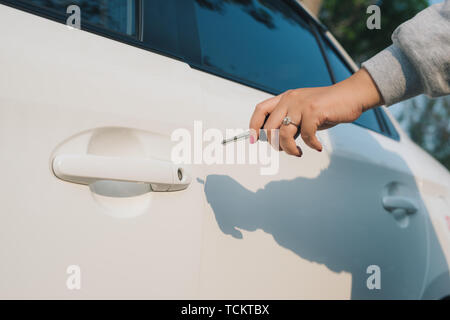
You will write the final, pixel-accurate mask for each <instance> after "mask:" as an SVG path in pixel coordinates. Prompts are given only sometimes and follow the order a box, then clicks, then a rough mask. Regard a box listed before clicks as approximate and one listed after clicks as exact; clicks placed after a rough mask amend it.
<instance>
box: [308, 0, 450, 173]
mask: <svg viewBox="0 0 450 320" xmlns="http://www.w3.org/2000/svg"><path fill="white" fill-rule="evenodd" d="M303 1H304V4H305V5H307V2H308V1H307V0H303ZM309 1H314V0H309ZM319 1H321V2H322V6H321V9H320V11H318V12H319V19H320V20H321V21H322V22H323V23H324V24H325V25H326V26H327V27H328V28H329V29H330V31H331V32H332V33H333V34H334V36H335V37H336V38H337V39H338V41H339V42H340V43H341V45H342V46H343V47H344V48H345V49H346V50H347V52H348V53H349V54H350V55H351V56H352V57H353V59H354V60H355V61H356V62H357V63H359V64H361V63H362V62H363V61H365V60H367V59H369V58H370V57H372V56H374V55H375V54H376V53H378V52H380V51H381V50H383V49H384V48H386V47H388V46H390V45H391V44H392V40H391V35H392V33H393V32H394V30H395V29H396V28H397V26H399V25H400V24H401V23H403V22H404V21H406V20H409V19H411V18H412V17H414V16H415V15H416V14H417V13H418V12H419V11H421V10H423V9H425V8H426V7H428V5H429V3H428V1H427V0H395V1H394V0H383V1H381V0H380V1H371V0H319ZM372 4H376V5H378V6H379V7H380V9H381V29H380V30H376V29H375V30H369V29H368V28H367V26H366V21H367V18H368V17H369V15H368V14H367V13H366V10H367V7H368V6H370V5H372ZM312 9H314V8H312ZM315 10H317V8H316V9H315ZM398 119H399V121H400V123H401V124H402V126H403V127H404V128H405V129H406V131H407V132H408V133H409V135H410V137H411V138H412V140H413V141H415V142H416V143H417V144H418V145H420V146H421V147H422V148H424V149H425V150H427V151H428V152H429V153H430V154H431V155H433V156H434V157H435V158H436V159H437V160H439V161H440V162H441V163H442V164H444V165H445V166H446V167H447V169H450V143H449V136H450V121H449V119H450V98H449V97H447V98H441V99H428V98H426V97H425V96H420V97H418V98H415V99H411V100H409V101H406V102H405V103H403V106H402V111H401V113H400V115H399V116H398Z"/></svg>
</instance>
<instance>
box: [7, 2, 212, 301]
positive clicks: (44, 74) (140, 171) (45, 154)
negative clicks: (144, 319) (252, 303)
mask: <svg viewBox="0 0 450 320" xmlns="http://www.w3.org/2000/svg"><path fill="white" fill-rule="evenodd" d="M2 3H3V4H0V38H1V39H2V43H1V48H2V49H1V50H0V66H1V67H0V69H1V71H0V87H1V90H0V131H1V133H0V147H1V149H2V152H1V156H0V167H1V168H2V169H1V176H2V184H1V187H0V190H1V212H0V214H1V223H0V235H1V236H0V237H1V244H0V260H1V261H2V263H1V266H0V274H1V276H0V297H1V298H3V299H5V298H193V297H195V296H196V295H197V293H198V276H199V264H200V249H201V245H200V244H201V219H202V212H203V205H204V204H203V203H202V202H201V201H198V199H201V197H202V194H203V189H202V187H201V185H200V184H198V183H195V181H194V182H191V183H190V185H189V186H188V187H187V188H186V189H185V190H182V191H176V192H165V191H166V190H168V186H169V187H173V186H175V187H176V186H177V183H175V182H173V183H172V182H171V181H172V180H171V179H172V178H174V177H172V176H171V173H170V170H172V169H173V168H176V166H175V165H174V164H173V163H172V162H171V149H172V146H173V142H172V141H171V139H170V136H171V133H172V132H173V131H174V130H175V129H177V128H180V127H183V128H186V127H189V125H191V124H192V123H193V120H194V119H199V118H200V117H201V116H202V115H203V109H202V108H203V107H202V106H203V105H202V101H201V88H200V86H199V82H198V79H197V78H198V74H199V71H196V70H194V69H191V68H190V67H189V65H188V64H186V63H185V62H183V61H181V60H180V58H179V57H177V56H176V54H177V53H176V52H175V50H178V48H179V47H180V46H181V44H180V43H178V42H177V41H176V39H177V38H178V34H177V32H178V31H177V28H176V27H177V24H173V23H172V22H173V21H184V20H183V19H182V18H179V17H177V14H178V13H179V11H178V8H179V7H177V5H178V4H177V3H176V2H175V1H151V2H150V1H146V2H145V7H144V5H143V3H142V2H141V1H124V2H121V3H116V2H115V1H114V2H101V3H100V2H96V1H83V2H81V1H70V3H69V1H67V2H64V1H2ZM70 4H78V5H79V7H80V9H81V26H82V29H84V30H88V31H91V32H86V31H82V30H78V29H75V28H71V27H67V26H65V25H64V24H62V23H60V22H65V20H66V18H67V17H69V16H70V15H72V14H73V13H74V12H76V10H75V11H70V12H69V14H66V8H67V6H69V5H70ZM13 7H16V8H18V9H20V10H17V9H16V8H13ZM180 10H183V11H184V10H185V8H183V7H182V6H181V8H180ZM27 11H28V12H30V13H27ZM148 15H150V17H151V18H152V19H147V20H146V19H145V18H146V17H147V16H148ZM152 15H153V16H152ZM44 17H45V18H44ZM144 20H145V21H144ZM144 22H145V25H144ZM164 25H168V26H170V27H171V28H160V27H161V26H164ZM181 29H182V28H180V30H181ZM126 43H128V44H126ZM130 44H131V45H130ZM139 47H140V48H139ZM141 48H142V49H141ZM143 49H149V50H156V51H158V52H160V53H164V55H165V56H164V55H161V54H156V53H153V52H151V51H148V50H143ZM167 56H172V57H174V58H178V59H174V58H169V57H167ZM55 161H56V163H55ZM184 170H185V171H184V172H183V174H184V177H187V175H190V176H191V177H196V176H197V175H198V172H196V170H198V169H196V168H194V167H184ZM55 174H56V175H58V174H59V177H60V178H58V177H57V176H56V175H55ZM118 180H119V181H118ZM73 181H75V182H77V183H73ZM127 181H128V182H127ZM142 182H155V183H156V184H154V185H152V189H151V188H150V186H149V184H148V183H142ZM185 182H186V184H188V181H187V180H186V181H185ZM158 183H160V184H158ZM184 187H185V186H184ZM184 187H183V188H184ZM156 191H159V192H156Z"/></svg>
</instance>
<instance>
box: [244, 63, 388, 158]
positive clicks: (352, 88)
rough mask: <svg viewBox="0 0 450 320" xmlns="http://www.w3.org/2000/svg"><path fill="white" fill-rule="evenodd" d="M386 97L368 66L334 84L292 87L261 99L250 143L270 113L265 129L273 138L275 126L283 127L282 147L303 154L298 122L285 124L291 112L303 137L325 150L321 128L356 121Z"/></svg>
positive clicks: (298, 154)
mask: <svg viewBox="0 0 450 320" xmlns="http://www.w3.org/2000/svg"><path fill="white" fill-rule="evenodd" d="M382 100H383V99H382V97H381V95H380V93H379V91H378V89H377V87H376V85H375V83H374V82H373V80H372V78H371V77H370V75H369V73H368V72H367V71H366V70H365V69H361V70H359V71H358V72H356V73H355V74H354V75H353V76H351V77H350V78H348V79H346V80H344V81H342V82H340V83H337V84H335V85H333V86H330V87H320V88H304V89H296V90H289V91H286V92H285V93H283V94H281V95H279V96H276V97H273V98H270V99H268V100H266V101H263V102H261V103H260V104H258V105H257V106H256V109H255V112H254V113H253V116H252V118H251V120H250V129H252V132H256V136H251V137H250V143H255V142H256V140H257V139H258V134H259V129H260V128H261V126H262V125H263V123H264V119H265V118H266V116H267V115H268V114H270V116H269V118H268V120H267V122H266V124H265V125H264V129H267V138H268V141H269V142H272V140H271V139H272V137H271V130H272V129H280V134H279V138H280V140H279V146H280V150H283V151H285V152H286V153H288V154H290V155H295V156H297V157H300V156H301V155H302V151H301V149H300V147H298V146H297V145H296V143H295V140H294V136H295V134H296V133H297V127H296V126H295V125H292V124H290V125H282V121H283V119H284V118H285V117H286V116H289V117H290V118H291V120H292V122H293V123H296V124H299V125H300V126H301V137H302V139H303V141H304V142H305V143H306V144H307V145H308V146H309V147H311V148H313V149H316V150H317V151H322V144H321V143H320V142H319V140H318V139H317V137H316V131H317V130H323V129H328V128H331V127H333V126H335V125H337V124H339V123H344V122H353V121H355V120H356V119H358V118H359V116H360V115H361V113H362V112H364V111H366V110H368V109H370V108H373V107H375V106H378V105H381V104H382Z"/></svg>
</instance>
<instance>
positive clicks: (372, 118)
mask: <svg viewBox="0 0 450 320" xmlns="http://www.w3.org/2000/svg"><path fill="white" fill-rule="evenodd" d="M323 43H324V47H325V53H326V55H327V58H328V61H329V62H330V66H331V69H332V70H333V74H334V77H335V79H336V82H340V81H343V80H345V79H347V78H348V77H350V76H351V75H352V72H351V71H350V69H349V68H348V67H347V65H346V64H345V63H344V62H343V61H342V60H341V58H340V57H339V56H338V54H337V53H336V52H335V51H334V49H333V48H332V47H331V46H330V44H329V43H328V42H327V41H326V40H325V39H323ZM354 123H355V124H357V125H360V126H363V127H365V128H368V129H371V130H373V131H376V132H380V133H381V132H382V130H381V127H380V123H379V122H378V119H377V116H376V114H375V110H368V111H366V112H364V113H363V114H362V115H361V117H359V118H358V120H356V121H355V122H354Z"/></svg>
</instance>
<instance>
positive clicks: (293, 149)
mask: <svg viewBox="0 0 450 320" xmlns="http://www.w3.org/2000/svg"><path fill="white" fill-rule="evenodd" d="M296 133H297V127H296V126H294V125H292V124H290V125H288V126H284V125H283V126H281V128H280V148H281V149H282V150H283V151H284V152H286V153H287V154H290V155H292V156H296V157H301V156H302V154H303V152H302V150H301V149H300V147H298V146H297V144H296V143H295V139H294V135H295V134H296Z"/></svg>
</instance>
